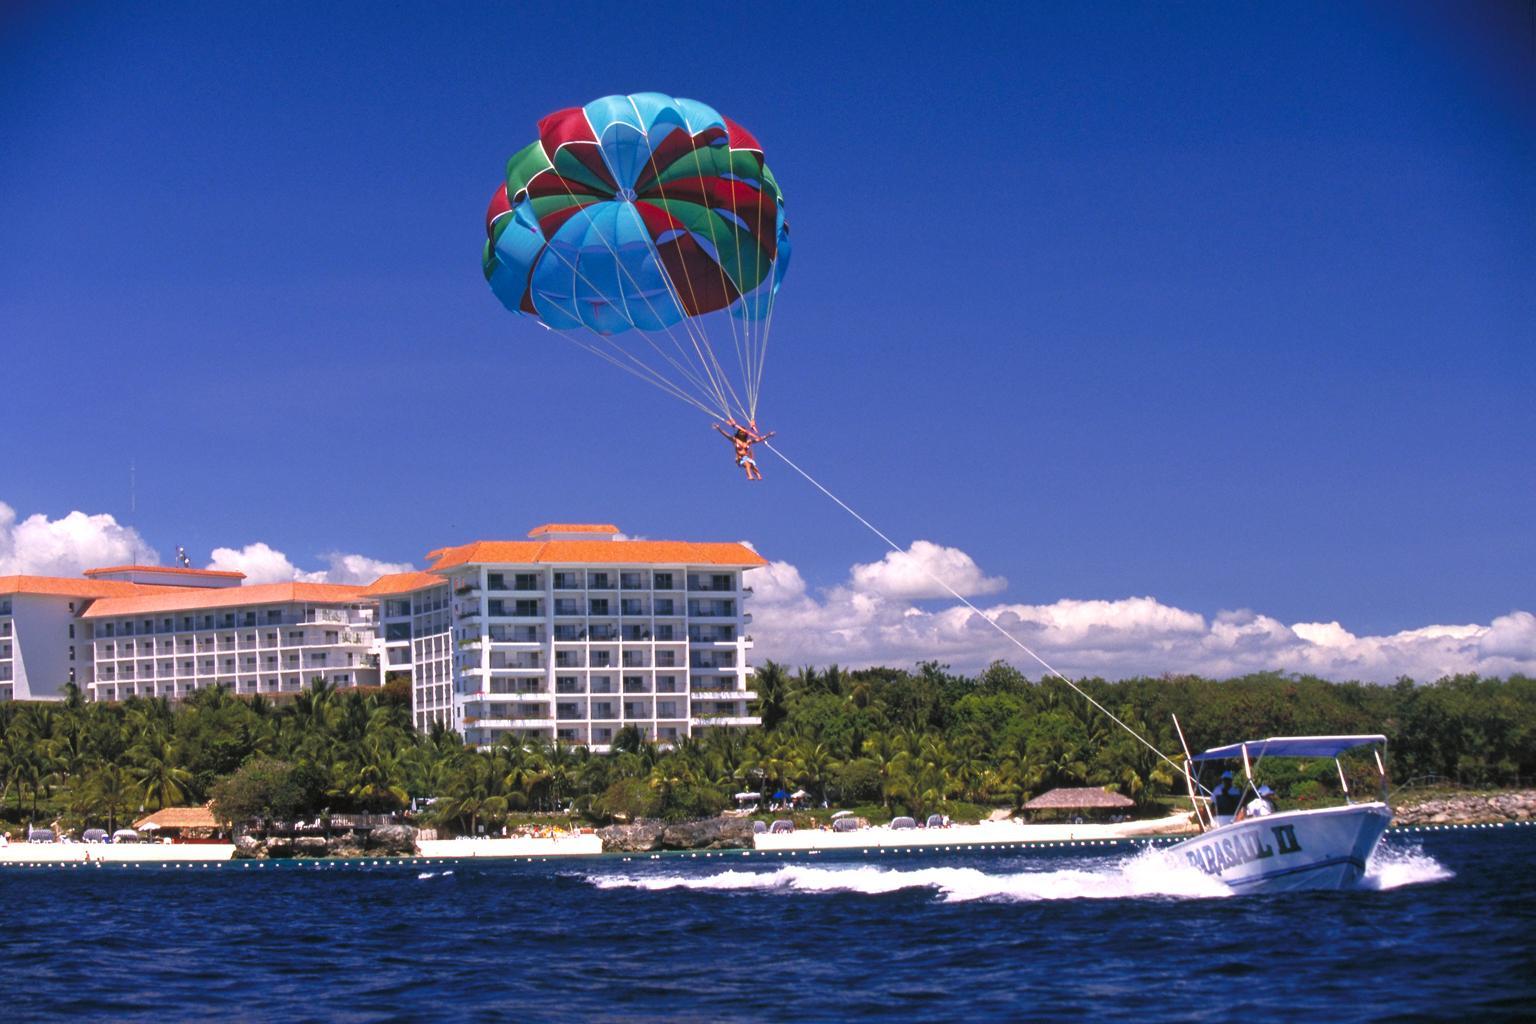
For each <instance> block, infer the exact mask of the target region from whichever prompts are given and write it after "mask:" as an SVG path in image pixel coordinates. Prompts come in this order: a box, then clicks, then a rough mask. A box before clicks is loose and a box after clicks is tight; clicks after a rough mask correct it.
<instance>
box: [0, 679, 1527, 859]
mask: <svg viewBox="0 0 1536 1024" xmlns="http://www.w3.org/2000/svg"><path fill="white" fill-rule="evenodd" d="M1079 685H1081V686H1082V687H1083V689H1084V690H1086V691H1087V692H1088V693H1090V694H1092V695H1093V697H1094V699H1096V700H1098V701H1099V702H1100V703H1101V704H1103V705H1104V706H1105V707H1107V708H1109V709H1110V710H1112V711H1114V712H1115V714H1116V715H1117V716H1119V717H1120V718H1121V719H1122V720H1123V721H1125V722H1126V723H1127V724H1129V725H1131V726H1132V727H1133V728H1135V729H1137V731H1138V732H1140V733H1141V734H1142V735H1144V736H1145V737H1147V739H1148V740H1149V741H1151V742H1152V743H1153V744H1154V745H1155V746H1156V747H1157V748H1158V749H1159V750H1161V751H1164V752H1165V753H1168V754H1170V755H1174V756H1175V758H1177V752H1178V750H1179V745H1178V738H1177V736H1176V734H1175V732H1174V730H1173V724H1172V718H1171V716H1172V715H1174V714H1177V716H1178V718H1179V721H1180V723H1181V724H1182V726H1183V728H1184V731H1185V734H1186V736H1187V737H1188V740H1189V743H1190V746H1191V748H1192V749H1195V750H1199V749H1202V748H1204V747H1207V746H1214V745H1217V744H1221V743H1227V742H1232V741H1234V740H1237V739H1247V738H1255V737H1262V736H1267V735H1285V734H1298V733H1354V732H1381V733H1385V734H1386V735H1387V736H1388V738H1389V741H1390V745H1389V756H1390V768H1391V771H1392V774H1393V776H1394V778H1395V779H1396V780H1398V781H1404V780H1407V779H1409V778H1412V777H1421V776H1428V775H1438V776H1445V777H1448V778H1451V779H1455V780H1457V781H1459V782H1463V783H1467V784H1473V785H1508V784H1515V783H1517V782H1520V781H1521V780H1529V779H1531V778H1532V777H1533V776H1536V680H1532V679H1530V678H1528V677H1524V676H1513V677H1510V678H1508V679H1483V678H1478V677H1475V676H1455V677H1447V678H1444V679H1440V680H1438V681H1436V682H1434V683H1429V684H1418V683H1415V682H1413V681H1411V680H1407V679H1403V680H1400V681H1399V682H1397V683H1396V684H1395V685H1389V686H1378V685H1372V684H1364V683H1352V682H1351V683H1332V682H1328V681H1326V680H1323V679H1318V678H1314V677H1310V676H1292V675H1282V674H1278V673H1270V674H1257V675H1249V676H1243V677H1241V678H1236V679H1228V680H1212V679H1204V678H1199V677H1194V676H1179V677H1163V678H1136V679H1127V680H1122V681H1118V682H1109V681H1105V680H1102V679H1089V680H1083V681H1080V683H1079ZM753 688H754V689H755V690H756V691H757V692H758V695H759V697H758V707H757V713H758V714H759V715H760V716H761V717H762V721H763V724H762V726H761V727H759V728H752V729H711V730H706V731H703V732H702V733H701V734H700V735H698V736H696V737H694V738H691V739H684V740H682V741H679V742H678V743H676V744H675V745H674V746H671V747H669V748H664V747H660V746H657V745H656V744H653V743H648V742H646V741H644V740H643V739H642V737H641V736H640V734H639V733H638V732H637V731H636V730H634V729H625V730H622V731H621V732H620V733H619V734H618V735H617V736H616V738H615V742H614V744H613V749H612V750H611V751H609V752H607V753H604V754H593V753H591V752H589V751H588V750H586V749H584V748H577V747H571V746H568V745H564V744H550V743H542V742H537V741H531V740H530V741H523V740H517V739H511V740H507V741H503V742H502V743H499V744H497V745H496V746H495V747H493V748H491V749H488V750H477V749H474V748H469V747H466V746H464V744H463V742H462V741H461V739H460V738H459V737H458V735H457V734H455V733H453V732H451V731H448V730H446V729H443V728H441V727H436V728H433V729H431V730H428V731H425V732H423V731H419V730H416V729H414V728H413V727H412V725H411V717H410V707H409V693H408V691H406V690H405V689H404V688H403V687H400V686H398V685H393V684H392V685H391V686H389V687H386V688H384V689H382V690H368V691H362V690H346V691H337V690H333V689H331V688H330V687H328V686H326V685H325V684H323V683H322V682H319V681H317V682H316V683H315V685H314V686H313V687H312V688H311V689H309V690H306V691H304V692H302V693H300V694H298V695H296V696H295V697H294V698H292V699H288V700H283V701H280V702H279V701H272V700H269V699H267V698H264V697H261V696H256V697H250V698H246V697H234V696H231V695H230V694H228V693H227V692H225V691H223V690H220V689H209V690H203V691H199V692H198V693H196V694H195V695H193V696H192V697H190V698H189V699H187V700H186V701H184V702H181V703H179V704H171V703H169V702H167V701H166V700H164V699H157V698H133V699H130V700H127V701H124V702H122V703H93V702H87V701H85V700H83V699H82V698H81V694H80V692H79V691H78V689H75V688H73V687H70V688H69V689H68V690H67V696H66V699H65V700H64V701H62V702H60V703H49V704H44V703H25V704H23V703H9V704H0V818H3V819H5V820H8V821H10V822H12V823H20V822H23V821H31V822H48V821H52V820H54V819H55V818H61V819H63V821H64V823H65V824H66V825H69V826H71V827H84V826H87V825H98V826H101V827H106V828H109V829H110V828H117V827H120V826H121V824H122V823H123V822H124V821H126V820H131V819H132V818H133V817H135V816H137V815H138V813H139V812H140V811H141V810H148V811H153V810H156V809H158V808H160V807H162V806H169V805H178V804H187V803H195V802H202V801H205V800H209V799H213V800H214V801H215V805H216V809H218V810H220V811H221V812H222V813H223V815H224V816H225V817H226V818H227V819H229V820H237V821H244V820H247V819H252V818H256V819H260V818H267V819H275V820H288V819H291V818H295V817H307V816H311V815H318V814H320V813H321V812H323V811H325V810H330V811H337V812H339V811H391V810H397V809H400V808H403V807H405V806H407V805H408V804H409V803H410V802H411V800H412V799H413V798H429V799H430V800H431V801H432V802H431V804H430V807H429V808H428V809H427V810H426V811H425V812H424V813H423V816H422V820H423V821H426V822H428V823H432V824H436V825H437V826H439V827H440V828H442V829H444V830H446V831H448V832H456V833H473V832H475V831H477V830H479V829H481V828H485V829H499V828H500V827H501V825H502V824H504V823H505V822H506V821H507V820H508V819H509V818H511V817H516V816H519V815H525V814H530V813H536V812H554V811H567V812H570V813H574V814H578V815H584V816H586V817H588V818H590V819H592V820H595V821H601V820H608V819H611V818H614V817H619V816H628V817H634V816H640V815H645V816H661V817H669V818H686V817H695V816H701V815H707V814H713V813H715V812H717V811H719V810H720V809H721V808H723V807H726V806H729V804H730V802H731V796H732V794H733V793H735V792H737V791H738V790H743V789H746V790H752V791H756V792H762V793H764V794H771V793H773V792H776V791H778V790H780V789H783V790H788V791H794V790H798V789H803V790H805V791H807V792H808V793H809V794H810V795H811V798H812V800H813V801H814V802H816V803H817V804H820V803H822V802H826V803H829V804H832V805H837V806H845V807H868V808H870V809H871V810H872V811H873V812H877V813H886V814H892V813H910V814H918V815H921V814H927V813H931V812H939V811H941V812H946V813H951V814H953V815H954V816H956V817H962V816H971V815H974V814H976V813H981V812H983V811H984V810H986V809H987V808H990V807H1001V806H1011V807H1014V808H1017V807H1020V806H1022V804H1023V803H1024V802H1025V801H1027V800H1029V799H1030V798H1031V797H1032V796H1034V795H1036V794H1038V793H1041V792H1043V791H1045V790H1047V789H1050V788H1052V787H1055V786H1064V785H1065V786H1073V785H1076V786H1086V785H1094V786H1109V787H1113V788H1115V789H1116V790H1118V791H1119V792H1121V793H1123V794H1125V795H1127V796H1129V797H1131V798H1132V799H1134V800H1136V801H1137V803H1138V804H1139V805H1141V806H1142V807H1143V808H1145V809H1150V808H1151V807H1153V806H1154V805H1155V804H1157V803H1158V801H1159V800H1160V799H1165V798H1166V797H1167V796H1168V795H1169V794H1175V795H1176V794H1179V793H1182V791H1183V783H1182V778H1181V777H1180V776H1179V775H1178V773H1177V772H1175V771H1174V770H1173V769H1171V768H1169V767H1168V766H1167V765H1166V764H1164V763H1163V762H1161V761H1160V760H1159V759H1158V758H1157V756H1156V755H1155V754H1154V753H1152V752H1151V751H1150V750H1148V749H1147V748H1146V747H1144V746H1143V745H1141V744H1140V743H1138V742H1137V741H1136V740H1135V739H1133V738H1132V737H1131V736H1129V735H1127V734H1126V733H1125V732H1124V731H1122V730H1121V729H1119V728H1118V727H1117V726H1115V725H1114V724H1113V723H1111V722H1109V721H1108V720H1107V719H1106V718H1105V717H1104V716H1103V715H1102V714H1101V713H1099V712H1098V711H1096V710H1094V709H1093V708H1092V707H1090V706H1089V705H1088V704H1087V702H1086V701H1084V700H1083V699H1082V698H1081V697H1080V696H1078V695H1077V694H1075V693H1073V692H1072V691H1071V690H1070V689H1068V688H1067V687H1066V686H1064V685H1063V684H1061V683H1060V682H1057V681H1052V680H1044V681H1039V680H1034V681H1032V680H1029V679H1027V678H1026V677H1024V676H1023V675H1022V674H1021V673H1019V672H1018V671H1017V670H1015V669H1013V668H1012V667H1010V666H1008V665H1006V664H1002V663H998V664H994V665H992V666H990V667H989V668H987V669H986V670H985V671H983V672H981V673H979V674H977V675H975V676H966V675H961V674H956V673H952V672H950V671H948V670H947V669H945V668H944V667H942V666H939V665H937V664H931V663H930V664H923V665H920V666H918V667H917V668H916V669H915V670H913V671H904V670H897V669H888V668H875V669H863V670H857V671H849V670H843V669H840V668H838V667H837V666H835V665H834V666H829V667H826V668H820V669H818V668H809V667H808V668H803V669H800V670H798V671H795V670H790V669H788V668H786V667H785V666H781V665H777V664H774V663H772V662H769V663H766V664H764V665H763V666H761V667H760V668H758V669H757V670H756V672H755V674H754V677H753ZM1329 768H1330V770H1331V764H1330V765H1329ZM1306 785H1307V781H1306V780H1304V779H1296V780H1294V786H1293V789H1295V790H1296V792H1298V793H1302V794H1304V793H1305V792H1306V789H1305V786H1306Z"/></svg>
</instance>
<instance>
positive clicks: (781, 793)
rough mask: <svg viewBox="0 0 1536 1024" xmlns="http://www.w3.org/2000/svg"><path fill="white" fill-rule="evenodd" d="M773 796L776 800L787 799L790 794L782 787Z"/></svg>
mask: <svg viewBox="0 0 1536 1024" xmlns="http://www.w3.org/2000/svg"><path fill="white" fill-rule="evenodd" d="M773 798H774V799H775V800H787V799H789V794H788V793H786V792H785V791H784V790H782V789H781V790H779V791H778V792H777V793H775V794H773Z"/></svg>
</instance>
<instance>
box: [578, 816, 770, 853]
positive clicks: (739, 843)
mask: <svg viewBox="0 0 1536 1024" xmlns="http://www.w3.org/2000/svg"><path fill="white" fill-rule="evenodd" d="M597 834H598V836H599V837H600V838H601V839H602V841H603V852H604V853H650V852H651V851H653V850H750V849H751V848H752V819H750V818H728V817H724V816H721V817H717V818H702V819H699V820H697V821H679V822H673V823H668V822H664V821H654V820H651V819H647V818H642V819H640V820H638V821H634V822H631V823H629V824H625V825H609V826H608V827H607V828H600V829H598V830H597Z"/></svg>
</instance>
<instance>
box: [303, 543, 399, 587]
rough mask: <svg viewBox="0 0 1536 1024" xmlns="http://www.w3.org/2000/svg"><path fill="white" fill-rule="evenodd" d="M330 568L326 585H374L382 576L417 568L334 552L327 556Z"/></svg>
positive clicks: (326, 576)
mask: <svg viewBox="0 0 1536 1024" xmlns="http://www.w3.org/2000/svg"><path fill="white" fill-rule="evenodd" d="M325 560H326V563H327V564H328V565H329V568H328V569H326V571H325V573H324V575H325V582H326V583H352V584H359V585H360V584H364V583H372V582H373V581H374V580H376V579H378V578H379V577H380V576H388V575H390V574H392V573H397V572H410V571H411V570H412V569H414V568H416V567H415V566H414V565H412V564H411V563H410V562H381V561H379V560H378V559H377V558H369V557H368V556H367V555H349V554H343V553H341V552H339V551H333V552H331V553H330V554H328V555H326V556H325Z"/></svg>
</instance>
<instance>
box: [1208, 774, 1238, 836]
mask: <svg viewBox="0 0 1536 1024" xmlns="http://www.w3.org/2000/svg"><path fill="white" fill-rule="evenodd" d="M1211 802H1212V805H1213V809H1214V811H1215V813H1216V824H1218V825H1225V824H1228V823H1229V822H1231V820H1232V816H1233V815H1234V814H1236V813H1237V809H1238V808H1239V807H1241V806H1242V805H1243V791H1242V790H1241V789H1238V788H1237V784H1236V783H1234V782H1233V781H1232V773H1231V772H1222V773H1221V782H1220V783H1218V784H1217V786H1216V788H1215V789H1213V790H1211Z"/></svg>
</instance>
